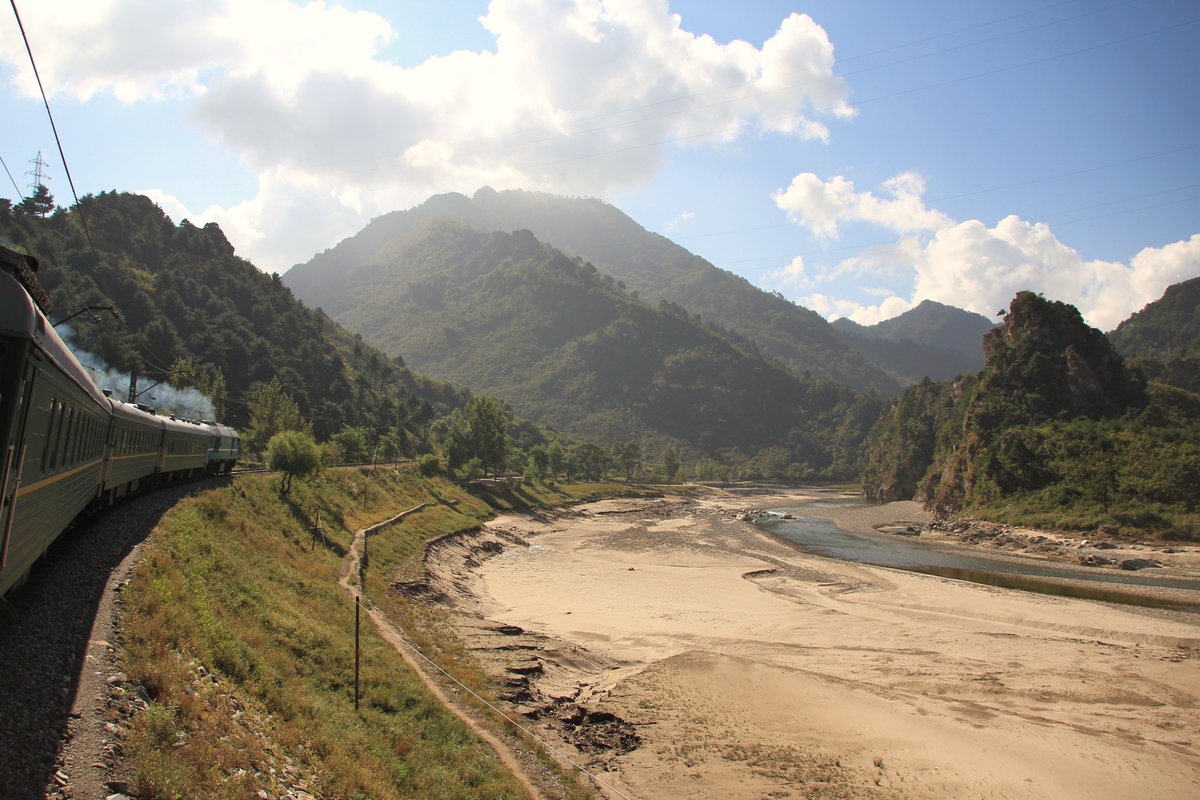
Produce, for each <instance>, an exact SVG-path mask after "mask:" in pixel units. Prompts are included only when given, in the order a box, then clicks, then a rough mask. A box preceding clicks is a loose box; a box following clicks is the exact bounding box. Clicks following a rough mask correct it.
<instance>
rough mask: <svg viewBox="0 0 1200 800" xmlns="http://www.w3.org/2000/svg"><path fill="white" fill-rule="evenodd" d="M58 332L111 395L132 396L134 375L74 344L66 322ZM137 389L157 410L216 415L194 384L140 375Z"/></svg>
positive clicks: (194, 416) (182, 414) (194, 415)
mask: <svg viewBox="0 0 1200 800" xmlns="http://www.w3.org/2000/svg"><path fill="white" fill-rule="evenodd" d="M58 334H59V336H61V337H62V339H63V341H65V342H66V343H67V344H68V345H69V346H70V348H71V351H72V352H74V353H75V357H76V358H77V359H79V363H80V364H82V365H83V367H84V369H86V370H87V371H88V374H89V375H90V376H91V378H92V381H93V382H94V383H95V384H96V386H97V387H99V388H100V389H102V390H104V389H107V390H108V391H110V392H112V396H113V397H114V398H116V399H117V400H122V401H125V400H128V399H129V379H130V377H131V376H130V374H129V373H128V372H122V371H121V370H119V369H115V368H114V367H111V366H109V365H108V364H107V363H106V362H105V361H104V359H103V358H101V357H100V356H98V355H96V354H95V353H89V352H88V351H87V350H83V349H80V348H79V347H78V346H77V345H76V344H75V341H74V331H72V330H71V329H70V328H69V327H68V326H65V325H64V326H62V327H61V328H59V329H58ZM134 393H135V394H136V396H137V402H138V403H141V404H142V405H144V406H148V407H150V408H152V409H154V411H155V412H156V413H160V412H161V413H166V414H174V415H175V416H177V417H183V418H186V419H194V420H201V419H205V420H215V419H216V411H215V409H214V406H213V402H212V400H211V399H210V398H209V396H208V395H206V394H204V392H201V391H200V390H199V389H196V388H193V387H188V388H186V389H180V388H179V387H177V386H172V385H171V384H169V383H166V382H159V381H157V380H155V379H153V378H148V377H144V376H138V379H137V388H136V389H135V390H134Z"/></svg>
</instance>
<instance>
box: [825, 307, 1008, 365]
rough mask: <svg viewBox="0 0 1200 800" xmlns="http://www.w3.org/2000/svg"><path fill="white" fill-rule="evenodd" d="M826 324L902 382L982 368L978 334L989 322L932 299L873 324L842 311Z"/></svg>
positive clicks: (991, 324)
mask: <svg viewBox="0 0 1200 800" xmlns="http://www.w3.org/2000/svg"><path fill="white" fill-rule="evenodd" d="M832 325H833V328H834V330H836V331H837V332H838V333H840V334H842V336H844V337H845V338H846V341H848V342H849V343H850V345H851V346H852V347H854V349H856V350H857V351H858V352H860V353H862V354H863V356H865V357H866V358H868V359H870V360H871V361H873V362H874V363H876V364H878V365H879V366H880V367H882V368H883V369H884V370H886V371H887V372H888V373H889V374H891V375H894V376H895V377H896V378H897V379H898V380H900V381H901V382H902V383H905V384H911V383H916V382H918V381H920V380H923V379H924V378H931V379H933V380H949V379H951V378H954V377H956V376H958V375H966V374H969V373H973V372H978V371H979V370H981V369H983V337H984V335H985V334H986V333H987V332H988V331H989V330H991V329H992V327H993V323H992V322H991V320H989V319H988V318H987V317H984V316H981V315H979V314H973V313H971V312H969V311H963V310H962V309H960V308H954V307H953V306H948V305H944V304H942V303H936V302H934V301H932V300H924V301H922V302H921V303H920V304H919V305H917V306H916V307H915V308H911V309H909V310H908V311H906V312H904V313H903V314H901V315H899V316H897V317H893V318H892V319H888V320H884V321H883V322H879V323H876V324H875V325H860V324H858V323H857V322H854V321H853V320H850V319H847V318H845V317H842V318H841V319H838V320H835V321H834V322H833V323H832Z"/></svg>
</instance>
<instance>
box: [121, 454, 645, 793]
mask: <svg viewBox="0 0 1200 800" xmlns="http://www.w3.org/2000/svg"><path fill="white" fill-rule="evenodd" d="M627 492H628V489H627V487H603V488H601V487H600V486H599V485H595V484H588V485H569V486H560V487H541V486H539V487H536V488H531V487H516V488H513V489H496V490H493V491H489V492H488V494H487V495H486V499H483V498H481V497H477V496H475V495H472V494H469V493H467V492H466V491H464V490H462V489H460V488H458V487H456V486H454V485H453V484H450V483H448V482H445V481H442V480H440V479H425V478H422V477H420V476H419V475H417V474H416V472H415V470H413V469H411V468H409V467H401V468H399V469H392V468H386V469H376V470H375V471H374V472H373V474H370V475H368V474H367V473H366V472H365V471H363V470H335V471H329V472H326V473H324V474H323V475H322V476H321V477H320V478H318V479H316V480H313V481H308V482H303V483H297V484H296V485H295V486H294V487H293V490H292V492H291V494H290V495H288V496H286V497H281V496H280V495H279V491H278V479H277V478H276V477H273V476H245V477H242V478H239V479H237V481H236V482H235V483H234V484H233V485H232V486H230V487H228V488H224V489H219V490H214V491H210V492H205V493H203V494H200V495H197V496H195V497H192V498H189V499H187V500H185V501H183V502H182V503H180V504H179V505H178V506H176V507H175V508H174V509H173V510H172V511H171V512H170V513H169V514H168V515H167V516H166V517H165V518H164V520H163V522H162V524H161V526H160V529H159V530H158V531H157V532H156V533H155V535H154V537H152V539H151V540H150V543H149V544H148V545H147V553H146V555H145V557H144V558H143V559H142V561H141V562H140V564H139V566H138V568H137V569H136V570H135V573H134V576H133V579H132V581H131V582H130V584H129V586H128V587H127V589H126V590H125V592H124V610H123V614H124V620H123V625H122V631H123V637H124V651H123V659H124V668H125V671H126V672H127V673H128V675H129V677H130V679H131V680H132V681H134V682H135V683H139V684H141V685H142V686H145V687H146V689H147V691H149V693H150V694H151V696H152V702H151V703H150V704H149V707H148V708H147V709H146V710H145V711H143V712H142V713H141V714H139V715H137V716H136V717H135V718H134V721H133V723H132V728H131V730H130V731H129V733H128V736H127V739H126V754H127V757H128V759H129V762H130V765H131V767H132V769H133V771H134V775H135V783H136V787H135V790H136V793H137V795H138V796H139V797H140V798H142V799H143V800H151V799H152V798H183V797H187V798H244V797H248V796H251V797H252V796H254V795H255V793H256V792H257V791H258V790H259V789H265V790H266V791H267V792H268V793H269V794H272V795H273V796H278V794H281V793H282V791H283V790H285V789H286V788H287V787H291V788H303V789H305V790H307V791H309V792H310V793H312V794H314V795H316V796H320V797H339V798H381V799H384V798H401V797H421V798H430V799H431V800H438V799H439V798H463V797H487V798H520V797H523V796H524V794H523V791H522V790H521V788H520V786H519V784H518V783H517V781H516V780H515V779H514V778H513V777H512V776H511V775H510V774H509V773H508V772H507V771H506V770H505V769H504V768H503V766H502V765H501V764H500V763H499V761H498V759H497V758H496V756H495V754H494V753H493V752H492V751H491V750H490V749H489V748H488V747H487V746H486V745H484V744H483V743H482V742H480V741H479V740H478V739H477V738H476V737H475V736H474V735H473V734H472V733H471V732H470V730H469V729H468V728H467V727H466V726H465V725H464V724H463V723H462V722H461V721H460V720H459V719H458V718H457V717H455V716H454V715H452V714H451V713H449V712H448V711H446V710H445V709H443V708H442V707H441V706H440V705H439V704H438V703H437V702H436V701H435V700H434V699H433V698H432V697H431V696H430V695H429V694H428V692H427V691H426V689H425V688H424V686H423V685H422V684H421V682H420V679H419V678H418V677H417V676H416V675H415V674H414V673H412V672H411V671H410V670H409V669H408V668H407V667H406V665H405V664H404V662H403V660H402V659H401V657H400V656H399V654H397V653H395V651H394V650H393V649H392V648H391V646H390V645H388V644H387V643H386V642H384V641H383V640H382V639H381V638H379V637H378V636H377V635H376V634H375V632H374V630H373V628H372V627H371V625H370V624H366V623H364V624H363V626H362V664H363V668H362V676H361V678H362V681H361V682H362V703H361V710H360V711H358V712H356V711H355V710H354V705H353V692H354V631H353V621H354V604H353V602H352V601H351V600H350V598H349V597H348V596H347V595H346V594H345V592H344V591H343V590H342V589H341V587H339V586H338V582H337V581H338V576H339V573H340V570H341V567H342V564H343V559H344V556H345V554H346V552H347V551H348V549H349V547H350V544H351V542H352V540H353V532H354V531H355V530H357V529H359V528H361V527H364V526H366V525H368V524H370V523H373V522H376V521H379V520H382V519H386V518H388V517H390V516H392V515H393V514H395V513H396V512H398V511H401V510H404V509H407V508H411V507H413V506H416V505H418V504H420V503H428V504H429V505H428V507H427V508H426V509H425V510H423V511H422V512H420V513H418V514H414V515H412V516H410V517H409V518H406V520H405V521H404V523H403V524H400V525H395V526H391V527H390V528H388V529H387V530H386V531H385V532H382V533H381V534H379V535H378V536H373V537H372V540H371V549H370V557H371V562H370V571H369V573H368V575H369V577H368V581H367V588H368V590H370V596H371V597H372V598H378V599H379V600H380V601H381V602H382V601H384V600H385V598H384V595H386V592H384V591H383V590H384V588H385V586H386V583H387V581H385V580H380V579H378V578H379V576H402V575H406V574H407V575H413V576H415V575H417V574H418V573H419V571H420V563H421V555H422V554H423V551H424V546H425V542H426V541H427V540H429V539H431V538H434V537H436V536H440V535H443V534H446V533H453V532H456V531H462V530H468V529H470V528H473V527H475V526H477V525H478V524H479V523H480V522H481V521H482V520H483V519H485V518H487V517H488V516H489V515H490V514H491V513H492V510H493V508H513V507H521V505H522V504H525V505H528V506H541V507H544V506H547V505H558V504H563V503H566V502H572V501H574V500H577V499H581V498H585V497H589V496H602V495H605V494H607V495H610V496H611V495H612V494H616V493H627ZM318 510H319V511H320V519H321V525H322V530H321V532H320V533H321V534H322V535H323V538H322V536H317V537H315V538H314V534H313V532H312V531H311V526H312V525H313V524H314V522H315V519H316V516H317V512H318ZM372 578H375V580H372ZM401 611H402V612H407V613H406V614H402V616H407V617H408V619H404V620H401V621H402V622H403V623H404V624H405V627H406V628H412V629H413V630H415V631H417V632H419V633H421V634H422V636H421V637H419V638H423V639H426V640H429V639H431V638H432V635H433V634H437V633H439V632H440V633H445V632H446V631H445V626H444V625H442V623H441V622H440V621H439V620H438V619H437V614H435V613H432V612H429V611H428V610H423V611H422V612H421V613H413V612H414V609H411V608H410V609H401ZM427 643H428V642H427ZM433 649H434V650H435V651H436V652H437V653H438V658H439V660H447V657H449V660H448V663H449V664H450V666H451V667H453V668H454V669H456V670H458V671H460V672H462V673H463V674H464V676H465V677H466V678H467V679H468V680H470V681H471V683H473V684H476V685H478V686H479V687H480V689H482V690H486V689H487V687H486V681H485V680H484V678H483V677H482V675H480V674H478V673H477V671H474V670H473V668H472V666H471V663H470V658H469V656H468V655H467V654H466V653H465V652H463V651H462V648H461V647H459V646H457V645H456V644H455V643H454V640H453V639H452V637H448V636H447V637H445V638H443V639H442V646H441V647H434V648H433ZM473 673H474V674H473ZM572 794H575V793H572ZM578 796H590V795H588V794H586V793H585V792H581V793H579V794H578Z"/></svg>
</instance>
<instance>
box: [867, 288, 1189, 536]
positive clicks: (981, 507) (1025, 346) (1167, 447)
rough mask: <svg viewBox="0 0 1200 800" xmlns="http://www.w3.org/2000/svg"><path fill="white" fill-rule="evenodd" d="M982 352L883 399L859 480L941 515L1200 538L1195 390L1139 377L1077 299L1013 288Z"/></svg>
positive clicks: (874, 492)
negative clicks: (969, 362) (961, 371)
mask: <svg viewBox="0 0 1200 800" xmlns="http://www.w3.org/2000/svg"><path fill="white" fill-rule="evenodd" d="M985 351H986V356H987V363H986V366H985V368H984V370H983V371H982V372H981V373H979V375H977V376H969V377H965V378H963V379H960V380H958V381H956V382H954V383H952V384H935V383H932V382H930V381H925V382H923V383H922V384H920V385H918V386H915V387H912V388H910V389H908V390H907V391H906V392H905V393H904V394H902V395H901V396H900V397H899V398H897V399H896V400H895V401H893V402H892V403H890V404H889V406H888V407H887V408H886V409H885V410H884V413H883V415H882V416H881V418H880V420H879V422H878V423H877V424H876V425H875V427H874V428H873V429H872V431H871V434H870V437H869V439H868V461H867V466H866V468H865V470H864V473H863V480H862V482H863V491H864V494H865V495H866V496H867V497H868V498H871V499H876V500H887V499H897V498H902V497H913V496H914V495H915V496H916V497H917V498H918V499H921V500H923V501H924V502H925V504H926V505H927V506H928V507H930V508H932V509H935V510H937V511H938V512H940V513H957V512H963V511H966V512H968V513H972V514H976V515H979V516H985V517H988V518H993V519H999V520H1000V521H1009V522H1020V523H1023V524H1029V525H1035V526H1036V525H1038V524H1045V525H1050V526H1056V527H1085V528H1088V527H1095V526H1097V525H1105V526H1108V527H1114V528H1121V527H1134V528H1140V529H1156V528H1157V529H1162V530H1166V531H1170V532H1172V533H1174V534H1178V535H1186V536H1196V535H1200V519H1198V518H1197V517H1198V515H1197V507H1196V497H1195V493H1194V488H1195V486H1197V485H1200V397H1198V396H1197V395H1195V394H1191V393H1188V392H1184V391H1180V390H1178V389H1174V388H1172V387H1169V386H1165V385H1162V384H1157V383H1155V384H1150V385H1149V386H1147V384H1146V382H1145V380H1144V379H1143V378H1142V376H1141V374H1140V373H1138V372H1137V371H1136V370H1132V369H1130V368H1128V367H1127V366H1126V365H1125V363H1124V361H1123V360H1122V359H1121V357H1120V356H1119V355H1118V354H1117V353H1116V351H1115V350H1114V349H1113V347H1112V346H1111V344H1110V343H1109V341H1108V340H1107V339H1106V338H1105V336H1104V335H1103V334H1102V333H1100V332H1099V331H1097V330H1095V329H1093V328H1090V327H1088V326H1087V325H1086V324H1084V322H1083V319H1082V317H1081V316H1080V314H1079V312H1078V310H1077V309H1075V308H1074V307H1073V306H1069V305H1067V304H1064V303H1058V302H1053V301H1049V300H1046V299H1044V298H1042V297H1040V296H1039V295H1035V294H1032V293H1030V292H1022V293H1020V294H1018V295H1017V297H1016V298H1015V299H1014V300H1013V303H1012V305H1011V307H1010V310H1009V313H1008V315H1007V316H1006V317H1005V320H1004V324H1003V326H1002V327H1000V328H997V329H996V330H994V331H992V332H991V333H989V334H988V335H987V337H986V339H985Z"/></svg>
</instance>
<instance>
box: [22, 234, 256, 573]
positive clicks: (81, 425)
mask: <svg viewBox="0 0 1200 800" xmlns="http://www.w3.org/2000/svg"><path fill="white" fill-rule="evenodd" d="M36 272H37V261H36V260H35V259H33V258H31V257H29V256H26V255H23V254H21V253H17V252H15V251H13V250H10V249H8V248H6V247H2V246H0V447H2V448H3V450H2V451H0V597H2V596H3V595H5V594H6V593H7V592H8V591H9V590H10V589H11V588H12V587H14V586H16V585H18V584H19V583H21V582H22V581H23V580H24V579H25V577H26V576H27V575H28V573H29V569H30V567H31V566H32V565H33V563H34V562H35V561H36V560H37V559H38V558H40V557H41V555H42V554H43V553H45V552H46V549H47V548H48V547H49V546H50V544H51V543H52V542H53V541H54V540H55V539H56V538H58V536H59V535H60V534H61V533H62V532H63V531H64V530H66V529H67V527H68V526H69V525H70V524H71V523H72V522H73V521H74V520H75V519H76V518H77V517H79V516H80V515H81V514H83V513H85V512H87V511H91V510H95V509H98V508H101V507H103V506H106V505H110V504H111V503H113V502H115V501H116V500H118V499H120V498H121V497H123V496H125V495H127V494H129V493H131V492H133V491H136V490H138V489H139V488H143V487H146V486H150V485H156V484H161V483H166V482H170V481H176V480H182V479H186V478H193V477H199V476H201V475H204V474H217V473H225V472H228V471H229V470H230V469H232V468H233V464H234V462H235V461H237V458H238V454H239V444H240V442H239V438H238V434H237V431H235V430H233V429H232V428H229V427H226V426H224V425H218V424H216V423H212V422H196V421H190V420H182V419H175V418H172V417H162V416H157V415H155V414H154V413H153V412H152V411H151V410H150V409H148V408H146V407H145V406H141V405H137V404H133V403H123V402H121V401H119V400H116V399H114V398H112V397H109V396H108V394H107V393H105V392H103V391H101V390H100V389H99V388H97V386H96V384H95V383H94V382H93V381H92V379H91V377H90V376H89V375H88V373H87V371H86V370H85V369H84V367H83V365H82V364H80V362H79V360H78V359H77V358H76V357H75V355H74V353H72V352H71V349H70V348H69V347H68V346H67V345H66V344H65V343H64V342H63V340H62V339H61V338H60V337H59V335H58V334H57V333H56V332H55V331H54V327H53V325H51V324H50V322H49V321H48V319H47V314H48V313H49V310H50V304H49V299H48V297H47V295H46V293H45V292H44V291H43V290H42V289H41V287H40V285H39V284H38V282H37V276H36Z"/></svg>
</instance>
